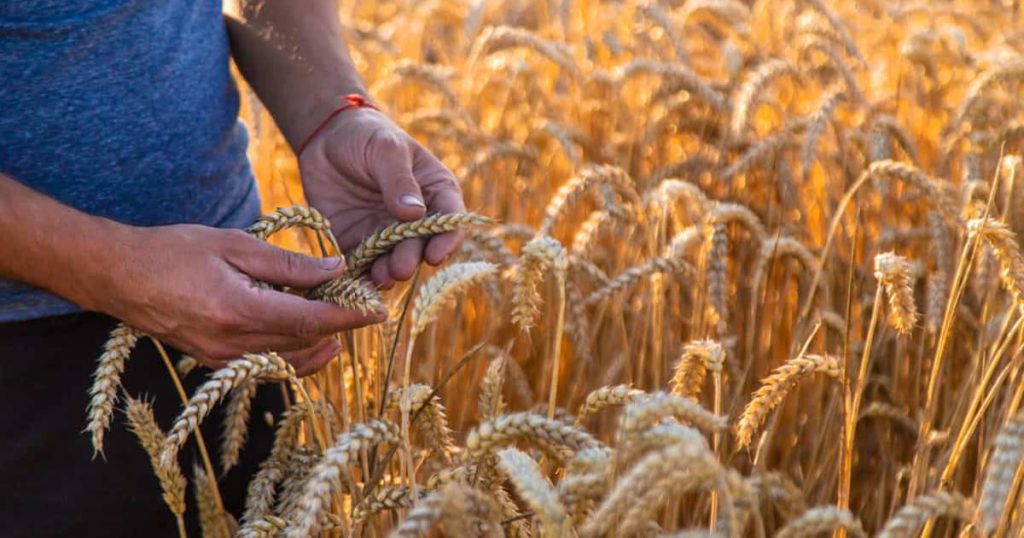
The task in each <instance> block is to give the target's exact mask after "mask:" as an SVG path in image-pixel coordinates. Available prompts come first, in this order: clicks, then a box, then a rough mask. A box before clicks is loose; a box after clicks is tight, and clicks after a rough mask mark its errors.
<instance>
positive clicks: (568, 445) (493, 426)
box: [465, 413, 599, 458]
mask: <svg viewBox="0 0 1024 538" xmlns="http://www.w3.org/2000/svg"><path fill="white" fill-rule="evenodd" d="M518 440H522V441H528V442H530V443H533V444H536V445H538V446H539V447H540V448H543V449H545V450H546V451H547V452H549V453H551V454H553V455H556V456H557V455H559V454H560V452H563V451H566V450H567V451H569V452H578V451H579V450H582V449H584V448H592V447H595V446H598V445H599V443H598V442H597V440H596V439H594V438H593V437H592V436H591V435H590V434H589V433H587V432H585V431H583V430H579V429H577V428H574V427H572V426H568V425H566V424H563V423H562V422H559V421H557V420H554V419H549V418H546V417H543V416H541V415H536V414H533V413H512V414H508V415H501V416H499V417H497V418H495V419H493V420H488V421H485V422H482V423H481V424H480V425H479V426H477V427H476V428H474V429H473V430H472V431H470V432H469V435H467V436H466V452H465V454H466V456H468V457H472V458H479V457H481V456H484V455H486V454H487V453H488V452H489V451H491V450H493V449H494V448H495V447H498V446H501V445H505V444H509V443H513V442H515V441H518Z"/></svg>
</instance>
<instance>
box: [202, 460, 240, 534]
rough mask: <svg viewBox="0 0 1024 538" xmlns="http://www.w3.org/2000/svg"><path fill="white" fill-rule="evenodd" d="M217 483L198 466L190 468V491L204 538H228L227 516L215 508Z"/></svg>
mask: <svg viewBox="0 0 1024 538" xmlns="http://www.w3.org/2000/svg"><path fill="white" fill-rule="evenodd" d="M216 487H217V483H216V482H214V480H213V479H212V478H211V477H210V476H209V475H207V474H206V471H204V470H203V468H202V467H201V466H199V465H193V466H192V490H193V491H194V492H195V496H196V505H197V506H198V507H199V528H200V529H202V535H203V537H204V538H230V537H231V532H229V526H228V525H227V524H226V522H227V521H228V517H229V516H228V515H227V514H225V513H224V512H222V511H221V510H220V508H219V507H218V506H217V497H216V494H215V493H214V491H215V489H216Z"/></svg>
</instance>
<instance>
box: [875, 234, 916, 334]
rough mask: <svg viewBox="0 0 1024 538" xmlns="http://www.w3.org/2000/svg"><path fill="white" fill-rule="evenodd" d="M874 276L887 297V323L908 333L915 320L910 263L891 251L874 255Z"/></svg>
mask: <svg viewBox="0 0 1024 538" xmlns="http://www.w3.org/2000/svg"><path fill="white" fill-rule="evenodd" d="M875 278H876V279H878V282H879V284H881V285H882V286H883V287H885V294H886V296H887V297H888V299H889V324H890V325H891V326H892V328H894V329H896V332H898V333H900V334H903V335H906V334H910V332H911V331H913V330H914V324H915V323H916V322H917V307H916V306H915V305H914V289H913V285H914V280H913V277H911V275H910V263H909V262H908V261H907V259H906V258H904V257H902V256H897V255H896V254H895V253H893V252H885V253H883V254H879V255H877V256H875Z"/></svg>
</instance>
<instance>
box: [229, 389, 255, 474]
mask: <svg viewBox="0 0 1024 538" xmlns="http://www.w3.org/2000/svg"><path fill="white" fill-rule="evenodd" d="M258 389H259V385H258V384H257V383H256V381H254V380H249V381H246V382H245V383H243V384H242V385H241V386H240V387H238V389H237V390H235V391H233V392H231V396H230V397H229V398H228V405H227V408H226V410H225V412H224V426H223V428H222V430H221V445H220V458H221V469H222V471H221V472H222V473H224V474H227V472H228V471H230V470H231V469H232V468H233V467H234V466H235V465H237V464H238V456H239V454H240V453H241V451H242V445H244V444H245V439H246V436H247V434H248V431H249V412H250V411H251V410H252V399H253V398H254V397H255V396H256V391H257V390H258Z"/></svg>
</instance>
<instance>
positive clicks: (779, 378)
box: [736, 355, 839, 447]
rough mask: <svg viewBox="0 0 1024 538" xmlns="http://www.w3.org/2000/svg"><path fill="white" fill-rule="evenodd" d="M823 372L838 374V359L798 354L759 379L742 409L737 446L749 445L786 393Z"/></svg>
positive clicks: (832, 375)
mask: <svg viewBox="0 0 1024 538" xmlns="http://www.w3.org/2000/svg"><path fill="white" fill-rule="evenodd" d="M813 373H822V374H825V375H827V376H830V377H837V376H838V375H839V359H837V358H835V357H833V356H831V355H800V356H798V357H794V358H792V359H790V360H789V361H787V362H786V363H785V364H783V365H782V366H780V367H778V368H776V369H775V370H774V371H773V372H772V373H771V375H769V376H768V377H766V378H764V379H763V380H761V387H760V388H758V389H757V391H756V392H754V396H753V397H752V398H751V399H750V402H748V403H747V406H746V407H745V408H744V409H743V414H742V415H741V416H740V420H739V423H738V424H737V426H736V443H737V444H738V445H739V446H740V447H746V446H749V445H750V442H751V440H752V439H753V436H754V434H755V433H756V431H757V429H758V428H760V426H761V424H762V423H763V422H764V420H765V418H767V416H768V413H770V412H771V411H772V409H775V408H776V407H777V406H778V405H779V404H780V403H782V400H783V399H784V398H785V397H786V395H787V394H789V392H790V391H791V390H793V388H794V387H796V386H797V384H798V383H799V382H800V381H801V380H802V379H803V378H805V377H807V376H809V375H811V374H813Z"/></svg>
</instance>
